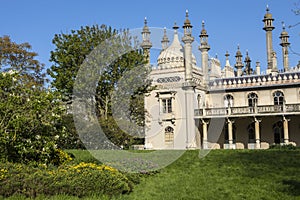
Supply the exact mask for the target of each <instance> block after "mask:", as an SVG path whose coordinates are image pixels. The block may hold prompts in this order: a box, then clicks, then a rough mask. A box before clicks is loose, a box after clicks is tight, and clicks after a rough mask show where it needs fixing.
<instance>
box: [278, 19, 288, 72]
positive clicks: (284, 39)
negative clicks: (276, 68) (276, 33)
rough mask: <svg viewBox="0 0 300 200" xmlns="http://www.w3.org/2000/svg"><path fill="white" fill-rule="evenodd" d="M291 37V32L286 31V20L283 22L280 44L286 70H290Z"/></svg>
mask: <svg viewBox="0 0 300 200" xmlns="http://www.w3.org/2000/svg"><path fill="white" fill-rule="evenodd" d="M289 37H290V36H289V34H288V33H287V32H286V31H285V25H284V22H282V32H281V34H280V37H279V38H280V40H281V43H280V45H281V46H282V56H283V68H284V71H285V72H286V71H288V70H289V52H288V46H289V45H290V43H289V41H288V40H289Z"/></svg>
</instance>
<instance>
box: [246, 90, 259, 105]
mask: <svg viewBox="0 0 300 200" xmlns="http://www.w3.org/2000/svg"><path fill="white" fill-rule="evenodd" d="M257 99H258V96H257V94H255V93H254V92H252V93H250V94H248V105H249V107H255V105H257Z"/></svg>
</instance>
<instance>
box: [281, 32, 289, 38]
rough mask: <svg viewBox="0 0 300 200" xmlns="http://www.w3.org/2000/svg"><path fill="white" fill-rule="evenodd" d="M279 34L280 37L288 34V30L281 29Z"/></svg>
mask: <svg viewBox="0 0 300 200" xmlns="http://www.w3.org/2000/svg"><path fill="white" fill-rule="evenodd" d="M280 35H281V37H282V36H288V35H289V34H288V32H286V31H285V30H283V31H282V32H281V34H280Z"/></svg>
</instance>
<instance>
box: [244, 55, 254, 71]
mask: <svg viewBox="0 0 300 200" xmlns="http://www.w3.org/2000/svg"><path fill="white" fill-rule="evenodd" d="M244 62H245V65H246V67H245V71H244V74H246V75H250V74H252V73H253V70H252V68H251V59H250V57H249V54H248V50H247V51H246V58H245V61H244Z"/></svg>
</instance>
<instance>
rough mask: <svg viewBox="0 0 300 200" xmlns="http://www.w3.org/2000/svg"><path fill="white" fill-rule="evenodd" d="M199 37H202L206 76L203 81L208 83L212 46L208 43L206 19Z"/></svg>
mask: <svg viewBox="0 0 300 200" xmlns="http://www.w3.org/2000/svg"><path fill="white" fill-rule="evenodd" d="M199 37H200V46H199V50H200V51H201V60H202V71H203V76H204V80H203V81H204V83H205V84H206V83H207V81H208V51H209V50H210V46H209V45H208V35H207V32H206V30H205V24H204V21H202V30H201V33H200V35H199Z"/></svg>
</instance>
